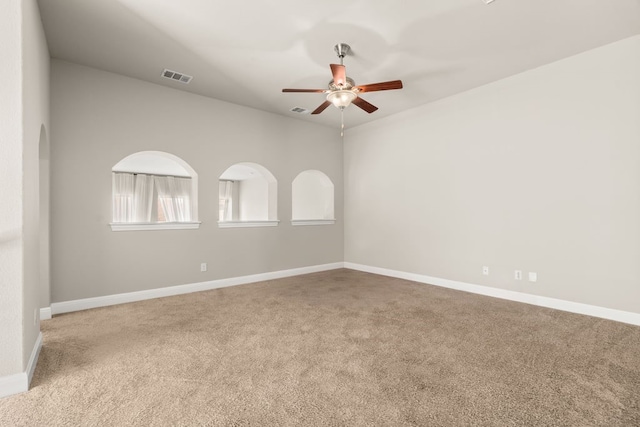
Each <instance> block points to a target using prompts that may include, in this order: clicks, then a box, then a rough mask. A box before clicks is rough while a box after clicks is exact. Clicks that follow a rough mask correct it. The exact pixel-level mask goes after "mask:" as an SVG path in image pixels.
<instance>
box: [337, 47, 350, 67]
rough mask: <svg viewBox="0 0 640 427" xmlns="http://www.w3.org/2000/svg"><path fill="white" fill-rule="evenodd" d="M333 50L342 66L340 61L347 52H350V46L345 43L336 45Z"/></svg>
mask: <svg viewBox="0 0 640 427" xmlns="http://www.w3.org/2000/svg"><path fill="white" fill-rule="evenodd" d="M333 50H335V51H336V54H337V55H338V58H340V65H343V64H342V59H343V58H344V57H345V56H346V55H347V54H348V53H349V51H350V50H351V46H349V45H348V44H346V43H338V44H337V45H335V46H334V47H333Z"/></svg>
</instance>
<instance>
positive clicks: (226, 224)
mask: <svg viewBox="0 0 640 427" xmlns="http://www.w3.org/2000/svg"><path fill="white" fill-rule="evenodd" d="M279 222H280V221H278V220H273V221H218V227H220V228H244V227H276V226H277V225H278V223H279Z"/></svg>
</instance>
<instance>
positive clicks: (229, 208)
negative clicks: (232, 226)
mask: <svg viewBox="0 0 640 427" xmlns="http://www.w3.org/2000/svg"><path fill="white" fill-rule="evenodd" d="M233 186H234V182H233V181H220V182H219V187H220V188H219V198H218V202H219V203H218V219H219V220H220V221H231V220H232V219H233Z"/></svg>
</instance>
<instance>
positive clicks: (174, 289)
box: [50, 262, 344, 315]
mask: <svg viewBox="0 0 640 427" xmlns="http://www.w3.org/2000/svg"><path fill="white" fill-rule="evenodd" d="M343 267H344V263H343V262H335V263H332V264H322V265H314V266H310V267H300V268H293V269H290V270H281V271H272V272H269V273H260V274H252V275H249V276H240V277H232V278H229V279H219V280H211V281H208V282H200V283H191V284H187V285H178V286H169V287H166V288H158V289H149V290H146V291H137V292H128V293H125V294H115V295H106V296H103V297H94V298H84V299H78V300H73V301H65V302H54V303H52V304H51V309H50V310H51V314H54V315H55V314H62V313H70V312H72V311H80V310H87V309H90V308H98V307H107V306H110V305H116V304H124V303H129V302H135V301H143V300H148V299H153V298H161V297H168V296H174V295H181V294H188V293H191V292H200V291H208V290H211V289H218V288H225V287H228V286H236V285H244V284H247V283H254V282H262V281H264V280H273V279H281V278H284V277H291V276H299V275H301V274H308V273H316V272H319V271H328V270H335V269H338V268H343Z"/></svg>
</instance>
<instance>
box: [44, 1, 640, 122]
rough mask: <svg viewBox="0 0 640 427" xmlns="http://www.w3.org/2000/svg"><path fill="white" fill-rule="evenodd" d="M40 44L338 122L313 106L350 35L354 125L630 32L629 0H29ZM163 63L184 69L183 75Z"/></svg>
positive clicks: (81, 59) (636, 24)
mask: <svg viewBox="0 0 640 427" xmlns="http://www.w3.org/2000/svg"><path fill="white" fill-rule="evenodd" d="M39 5H40V10H41V15H42V20H43V24H44V29H45V34H46V36H47V42H48V44H49V49H50V52H51V56H52V57H54V58H58V59H62V60H66V61H70V62H74V63H78V64H81V65H86V66H90V67H94V68H98V69H102V70H106V71H111V72H114V73H119V74H122V75H125V76H130V77H134V78H138V79H141V80H145V81H149V82H153V83H157V84H160V85H164V86H169V87H173V88H176V89H179V90H185V91H189V92H193V93H197V94H200V95H204V96H208V97H211V98H216V99H220V100H223V101H228V102H231V103H235V104H239V105H244V106H248V107H252V108H257V109H260V110H264V111H269V112H272V113H275V114H281V115H285V116H290V117H295V118H299V119H302V120H309V121H312V122H316V123H319V124H323V125H327V126H335V127H338V126H339V123H340V112H339V111H338V110H337V109H335V108H333V107H330V108H328V109H327V110H325V111H324V112H323V113H322V114H320V115H313V116H312V115H308V114H297V113H293V112H290V111H289V110H291V108H293V107H302V108H305V109H308V110H313V109H315V108H316V107H317V106H318V105H320V104H321V103H322V102H324V95H323V94H318V93H315V94H299V93H286V94H285V93H282V92H281V90H282V88H318V89H325V88H326V87H327V83H328V82H329V80H330V79H331V72H330V70H329V64H330V63H339V59H338V58H337V57H336V54H335V52H334V51H333V47H334V45H335V44H336V43H339V42H341V43H348V44H349V45H350V46H351V48H352V51H351V52H350V54H349V55H348V56H347V57H346V58H345V59H344V64H345V65H346V67H347V75H348V76H349V77H351V78H353V79H354V80H355V82H356V84H366V83H376V82H382V81H387V80H395V79H401V80H402V81H403V83H404V89H402V90H394V91H384V92H374V93H366V94H364V95H363V96H362V97H363V98H364V99H366V100H367V101H369V102H371V103H372V104H375V105H376V106H378V107H379V110H378V111H376V112H374V113H372V114H367V113H365V112H364V111H362V110H360V109H359V108H357V107H356V106H353V105H352V106H350V107H349V108H347V109H346V110H345V123H346V125H347V126H356V125H359V124H362V123H366V122H368V121H371V120H375V119H378V118H381V117H384V116H386V115H389V114H394V113H398V112H400V111H404V110H407V109H410V108H413V107H416V106H418V105H421V104H425V103H428V102H431V101H434V100H436V99H440V98H443V97H446V96H450V95H453V94H456V93H459V92H462V91H465V90H468V89H471V88H473V87H477V86H481V85H483V84H487V83H489V82H492V81H495V80H499V79H502V78H505V77H507V76H510V75H513V74H517V73H520V72H522V71H525V70H528V69H531V68H535V67H538V66H541V65H544V64H547V63H550V62H553V61H556V60H559V59H561V58H564V57H567V56H571V55H574V54H577V53H580V52H583V51H586V50H589V49H593V48H595V47H598V46H602V45H604V44H607V43H611V42H614V41H617V40H620V39H623V38H627V37H630V36H633V35H636V34H639V33H640V0H598V1H596V0H495V1H494V2H493V3H490V4H485V3H484V1H482V0H430V1H424V0H403V1H396V2H391V1H388V0H340V1H337V0H323V1H316V2H311V1H301V0H247V1H242V2H221V1H210V0H180V1H179V2H178V1H166V0H108V1H87V0H40V1H39ZM165 68H168V69H171V70H174V71H178V72H182V73H185V74H188V75H191V76H193V77H194V78H193V80H192V81H191V83H190V84H188V85H185V84H182V83H179V82H173V81H169V80H166V79H164V78H162V77H161V73H162V70H163V69H165Z"/></svg>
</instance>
